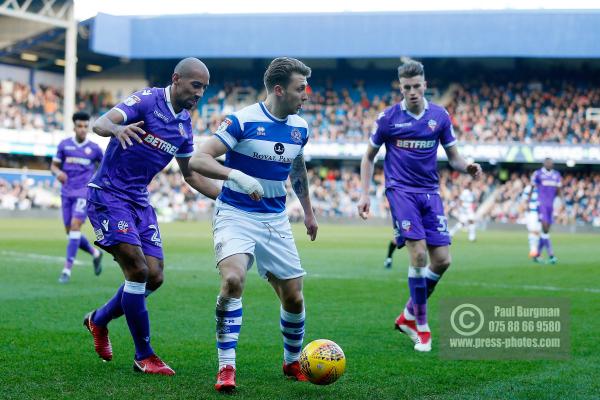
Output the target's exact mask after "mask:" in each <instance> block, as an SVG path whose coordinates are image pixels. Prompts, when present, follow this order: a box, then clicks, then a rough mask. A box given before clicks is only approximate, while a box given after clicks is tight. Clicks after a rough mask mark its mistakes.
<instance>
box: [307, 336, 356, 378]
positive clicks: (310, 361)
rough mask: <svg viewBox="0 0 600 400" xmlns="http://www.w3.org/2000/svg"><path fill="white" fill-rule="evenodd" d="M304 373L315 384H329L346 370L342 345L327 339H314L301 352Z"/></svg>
mask: <svg viewBox="0 0 600 400" xmlns="http://www.w3.org/2000/svg"><path fill="white" fill-rule="evenodd" d="M300 367H301V368H302V373H303V374H304V376H306V377H307V378H308V380H309V381H310V382H312V383H314V384H315V385H329V384H331V383H333V382H335V381H337V380H338V379H339V377H340V376H342V375H343V374H344V371H345V370H346V356H345V355H344V352H343V351H342V349H341V347H340V346H338V345H337V344H336V343H335V342H332V341H331V340H327V339H317V340H313V341H312V342H310V343H309V344H307V345H306V347H304V350H302V353H301V354H300Z"/></svg>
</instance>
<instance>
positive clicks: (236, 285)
mask: <svg viewBox="0 0 600 400" xmlns="http://www.w3.org/2000/svg"><path fill="white" fill-rule="evenodd" d="M222 282H223V283H222V286H223V289H224V291H225V292H226V293H229V294H234V293H235V294H237V293H241V291H242V290H243V288H244V280H243V279H242V277H241V276H239V275H238V274H235V273H228V274H225V275H223V279H222Z"/></svg>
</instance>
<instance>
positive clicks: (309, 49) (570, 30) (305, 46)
mask: <svg viewBox="0 0 600 400" xmlns="http://www.w3.org/2000/svg"><path fill="white" fill-rule="evenodd" d="M92 32H93V35H92V37H91V39H92V40H91V41H90V45H91V49H92V50H93V51H95V52H98V53H102V54H106V55H112V56H117V57H127V58H132V59H135V58H154V59H157V58H178V57H184V56H189V55H197V56H200V57H205V58H207V57H213V58H223V57H226V58H236V57H240V58H252V57H255V58H260V57H265V58H266V57H273V56H279V55H290V56H297V57H314V58H317V57H324V58H338V57H349V58H352V57H398V56H401V55H409V56H413V57H561V58H568V57H582V58H599V57H600V46H598V43H597V38H598V37H600V11H598V10H577V11H573V10H503V11H458V12H451V11H450V12H449V11H444V12H406V13H403V12H402V13H399V12H388V13H319V14H244V15H240V14H236V15H231V14H230V15H217V14H203V15H177V16H159V17H138V16H113V15H108V14H98V15H97V16H96V17H95V20H94V24H93V30H92Z"/></svg>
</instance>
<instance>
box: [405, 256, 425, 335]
mask: <svg viewBox="0 0 600 400" xmlns="http://www.w3.org/2000/svg"><path fill="white" fill-rule="evenodd" d="M423 270H424V268H415V267H408V289H409V291H410V297H411V299H412V302H413V311H414V312H413V315H414V316H415V320H416V323H417V325H427V282H426V279H425V277H424V273H423Z"/></svg>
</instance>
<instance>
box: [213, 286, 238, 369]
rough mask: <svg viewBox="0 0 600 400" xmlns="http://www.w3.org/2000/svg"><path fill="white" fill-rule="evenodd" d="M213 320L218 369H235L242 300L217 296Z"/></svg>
mask: <svg viewBox="0 0 600 400" xmlns="http://www.w3.org/2000/svg"><path fill="white" fill-rule="evenodd" d="M215 320H216V322H217V352H218V354H219V369H221V368H223V367H224V366H226V365H231V366H233V367H234V368H235V348H236V347H237V342H238V338H239V335H240V329H241V328H242V299H241V298H239V299H236V298H233V297H221V296H217V307H216V310H215Z"/></svg>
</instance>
